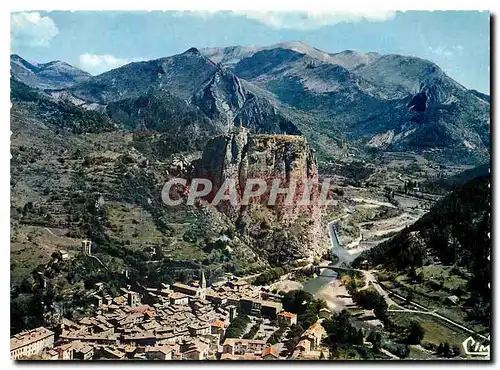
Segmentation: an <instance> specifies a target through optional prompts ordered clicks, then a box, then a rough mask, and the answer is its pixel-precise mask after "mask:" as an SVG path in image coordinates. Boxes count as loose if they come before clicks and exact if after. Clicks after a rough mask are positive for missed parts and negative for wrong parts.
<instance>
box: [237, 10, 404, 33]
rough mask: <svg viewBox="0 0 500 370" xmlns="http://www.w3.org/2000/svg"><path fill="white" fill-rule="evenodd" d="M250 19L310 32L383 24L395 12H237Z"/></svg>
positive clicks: (269, 24)
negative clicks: (345, 24) (339, 26)
mask: <svg viewBox="0 0 500 370" xmlns="http://www.w3.org/2000/svg"><path fill="white" fill-rule="evenodd" d="M235 14H240V15H243V16H245V17H246V18H248V19H253V20H256V21H258V22H260V23H263V24H266V25H268V26H271V27H273V28H288V29H300V30H308V29H315V28H321V27H324V26H330V25H334V24H337V23H342V22H350V23H355V22H361V21H369V22H383V21H387V20H390V19H392V18H394V16H395V14H396V12H394V11H375V12H369V11H368V12H356V11H338V12H332V11H314V12H313V11H308V12H278V11H259V10H256V11H235Z"/></svg>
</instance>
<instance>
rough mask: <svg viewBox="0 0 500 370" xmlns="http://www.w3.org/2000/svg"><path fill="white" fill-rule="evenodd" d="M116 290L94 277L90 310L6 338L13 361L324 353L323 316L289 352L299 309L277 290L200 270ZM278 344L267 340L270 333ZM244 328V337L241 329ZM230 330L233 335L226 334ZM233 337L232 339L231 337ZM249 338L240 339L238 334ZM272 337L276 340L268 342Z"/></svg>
mask: <svg viewBox="0 0 500 370" xmlns="http://www.w3.org/2000/svg"><path fill="white" fill-rule="evenodd" d="M120 293H122V294H121V295H119V296H117V297H111V296H109V295H107V294H105V293H104V290H103V283H97V284H96V287H95V290H94V292H93V295H92V299H93V301H94V303H93V314H92V315H91V316H88V317H83V318H81V319H80V320H78V321H76V322H74V321H71V320H69V319H66V318H63V319H62V320H61V323H60V326H59V327H58V328H52V330H49V329H48V328H45V327H39V328H36V329H33V330H28V331H23V332H21V333H18V334H16V335H14V336H13V337H11V340H10V353H11V359H14V360H17V359H43V360H103V359H109V360H124V359H131V360H243V359H244V360H283V359H306V360H311V359H316V360H318V359H326V358H328V349H327V348H326V347H324V346H322V340H323V339H324V337H325V336H326V332H325V329H324V328H323V326H322V325H321V321H322V320H323V319H324V318H326V317H328V316H329V315H330V311H328V310H327V309H324V310H323V312H322V313H321V314H320V315H319V316H320V317H319V318H318V321H317V322H316V323H314V324H312V325H311V326H310V327H309V328H308V329H307V330H305V332H304V333H303V334H302V336H301V338H300V341H299V342H298V343H297V345H296V346H295V348H294V349H293V352H292V351H290V350H288V349H287V348H285V346H284V343H283V341H282V338H284V337H285V335H286V332H287V330H288V329H289V328H290V326H291V325H293V324H297V315H296V314H293V313H290V312H286V311H284V310H283V308H282V302H281V300H280V298H281V297H280V296H279V295H276V294H271V293H268V292H267V291H266V289H263V288H262V287H256V286H252V285H250V284H249V283H248V282H246V281H244V280H228V281H226V282H219V283H217V284H214V285H212V286H210V287H208V286H207V281H206V279H205V274H204V272H203V271H201V272H200V280H199V281H194V282H192V283H191V284H190V285H186V284H183V283H179V282H176V283H174V284H172V285H171V286H169V285H168V284H162V287H161V288H146V287H141V288H140V289H138V288H135V291H133V290H131V289H130V286H128V287H126V288H125V287H123V288H122V289H121V291H120ZM242 317H244V318H245V320H246V321H244V322H245V323H246V327H244V328H243V330H241V331H242V333H241V335H228V329H229V328H230V327H231V325H233V326H234V325H236V323H235V322H236V321H238V320H239V321H243V320H242V319H241V318H242ZM274 333H276V334H275V336H278V337H279V338H278V340H277V343H274V344H271V343H269V338H270V337H271V336H272V335H273V334H274ZM243 334H246V335H243ZM230 336H231V337H230ZM234 336H236V337H234ZM242 336H243V337H244V338H246V339H241V337H242ZM273 342H274V341H273Z"/></svg>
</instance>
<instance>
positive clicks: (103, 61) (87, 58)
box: [79, 53, 139, 74]
mask: <svg viewBox="0 0 500 370" xmlns="http://www.w3.org/2000/svg"><path fill="white" fill-rule="evenodd" d="M137 60H139V59H134V60H131V59H124V58H116V57H115V56H113V55H110V54H89V53H85V54H81V55H80V57H79V64H80V67H81V68H82V69H84V70H85V71H87V72H90V73H92V74H99V73H103V72H106V71H109V70H110V69H113V68H118V67H121V66H123V65H125V64H128V63H131V62H133V61H137Z"/></svg>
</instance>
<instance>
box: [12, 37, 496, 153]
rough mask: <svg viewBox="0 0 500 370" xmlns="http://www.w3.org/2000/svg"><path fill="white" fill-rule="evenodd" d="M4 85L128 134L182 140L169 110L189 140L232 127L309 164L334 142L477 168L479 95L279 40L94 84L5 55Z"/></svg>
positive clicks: (407, 64)
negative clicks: (271, 136) (290, 141)
mask: <svg viewBox="0 0 500 370" xmlns="http://www.w3.org/2000/svg"><path fill="white" fill-rule="evenodd" d="M11 75H12V77H13V78H14V79H16V80H18V81H20V82H23V83H25V84H26V85H28V86H30V87H32V88H36V89H38V90H40V91H43V94H44V95H46V96H47V97H51V99H55V100H59V101H60V100H63V101H68V102H71V103H72V104H75V105H77V106H80V107H83V108H85V109H90V110H97V111H98V112H101V113H103V114H108V115H109V116H110V117H111V118H112V119H113V120H114V121H115V122H116V123H117V124H118V126H121V127H125V128H127V129H130V130H148V131H159V132H170V131H172V129H173V130H174V131H175V132H176V135H178V136H182V135H183V134H184V133H183V127H184V126H183V124H182V120H183V119H185V118H186V117H185V115H183V114H181V115H180V116H178V117H177V113H176V112H177V111H179V110H180V111H182V112H186V111H189V112H190V114H192V115H193V117H196V120H197V126H198V127H197V129H196V130H194V131H193V130H192V129H189V128H188V127H191V126H190V125H189V124H186V125H185V127H186V130H185V134H186V135H189V136H190V137H192V136H193V135H194V136H195V137H197V136H200V135H201V136H203V137H205V136H206V135H205V133H206V132H208V133H210V134H217V133H225V132H228V131H230V129H231V127H232V126H234V125H239V124H240V123H241V124H242V125H243V126H246V127H248V128H249V129H250V130H251V131H252V132H255V133H287V134H304V135H305V136H306V137H307V138H308V139H309V140H310V141H311V143H312V145H313V147H314V148H315V149H316V150H317V151H318V155H319V157H320V158H326V159H330V160H334V159H335V157H336V156H337V155H338V152H339V151H340V149H341V143H342V142H343V140H344V139H347V140H348V142H349V146H350V148H352V150H353V151H354V152H356V153H359V154H360V155H362V154H363V153H366V152H370V153H373V152H379V151H401V152H415V153H423V154H424V155H426V156H428V157H430V158H433V159H436V161H439V162H455V163H456V162H462V163H482V162H485V161H487V160H488V158H489V147H490V142H489V136H490V119H489V115H490V102H489V97H488V96H487V95H485V94H481V93H479V92H477V91H475V90H468V89H467V88H465V87H464V86H462V85H461V84H459V83H458V82H456V81H455V80H453V79H452V78H451V77H449V76H448V75H447V74H446V73H445V72H444V71H443V70H441V69H440V68H439V67H438V66H437V65H436V64H434V63H432V62H430V61H427V60H424V59H421V58H417V57H413V56H403V55H397V54H389V55H381V54H379V53H374V52H370V53H361V52H356V51H352V50H346V51H343V52H340V53H335V54H331V53H326V52H323V51H321V50H318V49H316V48H313V47H311V46H308V45H306V44H304V43H302V42H287V43H280V44H276V45H272V46H267V47H243V46H233V47H225V48H206V49H201V50H198V49H196V48H190V49H189V50H187V51H185V52H184V53H182V54H178V55H173V56H170V57H165V58H160V59H156V60H150V61H142V62H135V63H130V64H127V65H125V66H123V67H120V68H116V69H113V70H111V71H108V72H105V73H103V74H100V75H98V76H90V75H88V74H87V73H85V72H83V71H81V70H79V69H77V68H75V67H72V66H70V65H68V64H66V63H64V62H60V61H57V62H50V63H45V64H36V63H29V62H27V61H25V60H23V59H22V58H21V57H19V56H17V55H12V56H11ZM167 106H168V108H166V107H167ZM167 111H168V112H170V113H169V114H166V112H167ZM173 117H176V119H173ZM179 117H181V118H179ZM179 119H180V121H181V122H179ZM188 121H189V119H188ZM176 122H177V123H176ZM171 126H172V127H171ZM203 140H206V138H204V139H203Z"/></svg>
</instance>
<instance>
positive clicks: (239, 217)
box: [195, 127, 321, 262]
mask: <svg viewBox="0 0 500 370" xmlns="http://www.w3.org/2000/svg"><path fill="white" fill-rule="evenodd" d="M195 172H196V174H197V177H202V178H207V179H210V180H211V181H212V184H213V188H212V193H211V194H210V195H209V196H208V197H207V200H208V201H211V200H212V199H213V198H214V197H215V195H216V194H217V192H218V191H219V189H220V188H221V187H222V186H223V184H224V182H225V181H226V180H228V179H232V180H234V181H235V184H236V190H237V197H238V204H237V205H236V206H234V205H233V206H231V205H230V204H229V202H228V201H226V202H223V203H220V204H219V206H218V208H219V210H221V211H223V212H225V213H226V214H227V215H229V216H230V217H233V219H234V221H235V223H236V226H237V227H238V228H239V230H240V231H241V232H242V233H243V234H247V235H249V236H250V237H255V238H256V239H257V240H256V241H255V240H253V243H255V244H254V245H255V248H256V249H255V250H256V252H260V253H265V254H266V255H268V256H270V259H271V260H273V258H274V260H273V261H278V260H280V259H281V260H282V259H283V258H284V259H285V260H289V259H298V258H303V257H304V256H309V255H311V254H312V253H314V252H317V251H318V249H319V248H321V247H320V246H318V245H316V242H317V241H318V238H317V237H315V235H316V236H317V234H320V233H321V227H320V214H321V210H320V207H319V205H317V203H315V201H317V198H318V170H317V164H316V158H315V155H314V152H313V150H312V149H311V148H310V147H309V144H308V142H307V140H306V139H305V137H303V136H294V135H267V134H252V133H250V132H249V130H247V129H245V128H243V127H238V128H236V129H234V130H233V131H232V132H231V133H229V134H227V135H223V136H219V137H216V138H214V139H212V140H210V141H209V143H208V144H207V146H206V147H205V149H204V151H203V155H202V158H201V160H200V161H199V163H198V164H197V165H196V171H195ZM248 179H260V180H264V181H265V182H266V184H267V190H266V192H265V193H264V194H262V195H261V196H259V197H257V198H253V199H252V200H251V202H250V204H248V205H241V200H242V195H243V194H244V190H245V186H247V183H248ZM275 179H279V180H280V187H287V186H290V184H291V183H292V182H294V183H295V184H297V188H296V189H298V190H297V191H296V192H295V195H294V201H293V202H292V204H291V205H285V204H284V198H278V199H277V201H276V204H275V205H274V206H270V205H268V204H267V202H268V200H269V193H270V189H271V186H272V182H273V180H275ZM306 184H312V185H313V186H312V190H311V199H313V202H312V203H311V205H308V206H303V205H300V204H299V202H300V200H302V198H303V197H304V191H305V186H306ZM305 215H306V216H305ZM305 219H307V222H305ZM263 224H266V225H268V224H271V225H280V226H279V227H278V228H277V229H276V230H274V232H269V230H267V228H268V226H263ZM292 227H293V228H294V232H293V233H286V232H283V230H287V229H288V228H292ZM285 234H286V235H285ZM278 235H279V238H278V237H277V236H278ZM283 238H284V239H283ZM278 239H279V241H278ZM283 240H285V241H286V242H285V243H284V244H286V245H287V247H286V248H287V250H283V249H282V248H283ZM277 243H278V244H279V248H278V247H277ZM274 248H278V250H275V249H274ZM271 262H272V261H271Z"/></svg>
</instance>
